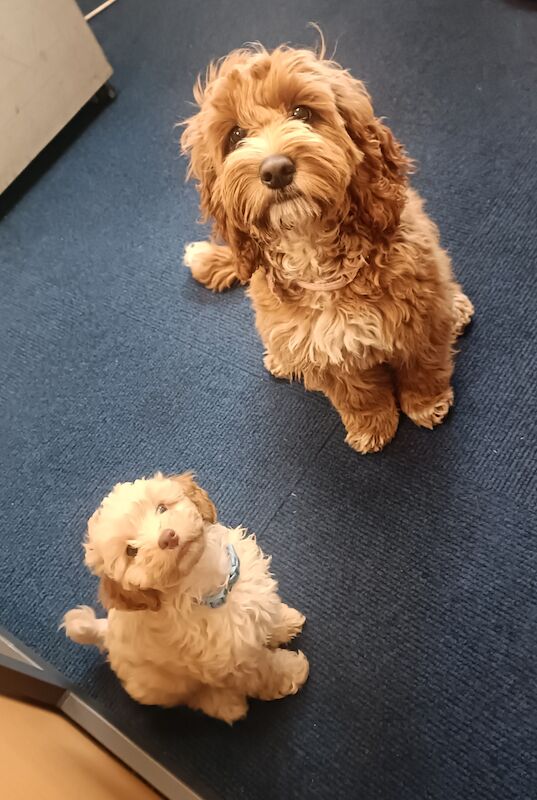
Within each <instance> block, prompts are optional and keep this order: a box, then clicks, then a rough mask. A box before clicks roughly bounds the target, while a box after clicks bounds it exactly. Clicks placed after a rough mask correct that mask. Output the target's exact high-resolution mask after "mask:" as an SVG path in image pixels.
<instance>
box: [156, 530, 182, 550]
mask: <svg viewBox="0 0 537 800" xmlns="http://www.w3.org/2000/svg"><path fill="white" fill-rule="evenodd" d="M178 544H179V537H178V536H177V534H176V532H175V531H172V529H171V528H166V530H165V531H162V533H161V534H160V536H159V537H158V546H159V547H160V548H161V549H162V550H167V549H170V550H171V549H173V548H174V547H177V545H178Z"/></svg>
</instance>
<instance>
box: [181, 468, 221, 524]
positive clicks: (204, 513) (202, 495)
mask: <svg viewBox="0 0 537 800" xmlns="http://www.w3.org/2000/svg"><path fill="white" fill-rule="evenodd" d="M171 479H172V480H173V481H177V482H178V483H180V484H181V488H182V490H183V492H184V493H185V494H186V496H187V497H188V499H189V500H191V501H192V502H193V503H194V505H196V506H197V508H198V511H199V512H200V514H201V517H202V519H203V520H205V522H210V523H214V522H216V506H215V505H214V503H213V501H212V500H211V499H210V497H209V495H208V494H207V492H206V491H205V489H202V488H201V486H198V484H197V483H196V481H195V480H194V476H193V474H192V473H191V472H185V473H184V474H183V475H172V476H171Z"/></svg>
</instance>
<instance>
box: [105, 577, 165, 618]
mask: <svg viewBox="0 0 537 800" xmlns="http://www.w3.org/2000/svg"><path fill="white" fill-rule="evenodd" d="M99 602H100V603H101V605H102V606H103V607H104V608H106V609H107V610H108V611H109V610H110V609H111V608H117V609H118V610H119V611H142V610H144V609H148V610H149V611H158V610H159V608H160V593H159V592H157V590H156V589H129V590H126V589H124V588H123V587H122V586H121V585H120V584H119V583H118V582H117V581H115V580H113V579H112V578H109V577H108V575H103V576H102V577H101V582H100V586H99Z"/></svg>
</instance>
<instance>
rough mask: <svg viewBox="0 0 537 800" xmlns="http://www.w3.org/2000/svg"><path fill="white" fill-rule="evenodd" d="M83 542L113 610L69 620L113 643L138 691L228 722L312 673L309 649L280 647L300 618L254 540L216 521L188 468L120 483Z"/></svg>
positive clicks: (111, 649) (146, 698)
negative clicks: (251, 703)
mask: <svg viewBox="0 0 537 800" xmlns="http://www.w3.org/2000/svg"><path fill="white" fill-rule="evenodd" d="M84 546H85V551H86V557H85V560H86V564H87V566H88V567H89V568H90V570H91V571H92V572H93V573H95V574H96V575H98V576H99V577H100V579H101V581H100V601H101V603H102V604H103V606H104V607H105V608H106V609H108V616H107V617H106V618H104V619H97V618H96V616H95V613H94V612H93V610H92V609H91V608H88V607H87V606H80V607H79V608H75V609H72V610H71V611H69V612H67V614H66V615H65V617H64V620H63V626H64V627H65V630H66V633H67V636H69V637H70V638H71V639H73V640H74V641H75V642H79V643H80V644H93V645H97V646H98V647H99V648H101V649H102V650H106V651H108V660H109V662H110V665H111V667H112V669H113V670H114V672H115V673H116V674H117V676H118V677H119V679H120V680H121V682H122V684H123V686H124V687H125V689H126V690H127V692H128V693H129V694H130V695H131V697H133V698H134V699H135V700H137V701H139V702H140V703H147V704H150V705H160V706H174V705H186V706H189V707H190V708H193V709H200V710H201V711H204V712H205V713H206V714H209V715H210V716H212V717H217V718H218V719H222V720H224V721H225V722H228V723H232V722H234V721H235V720H238V719H240V718H241V717H244V716H245V714H246V712H247V710H248V702H247V698H248V697H257V698H260V699H261V700H275V699H277V698H280V697H284V696H286V695H289V694H294V693H295V692H297V691H298V689H299V688H300V687H301V686H302V684H303V683H304V682H305V681H306V679H307V677H308V661H307V659H306V657H305V656H304V655H303V653H301V652H294V651H292V650H286V649H280V647H279V646H280V645H282V644H285V643H286V642H288V641H289V640H290V639H292V638H293V637H294V636H296V635H297V634H298V633H299V632H300V630H301V629H302V625H303V624H304V616H303V615H302V614H301V613H300V612H298V611H296V610H295V609H293V608H289V606H287V605H285V603H283V602H282V600H281V599H280V597H279V595H278V586H277V583H276V581H275V580H274V578H273V577H272V576H271V574H270V571H269V567H270V559H269V558H266V557H265V556H264V555H263V553H262V552H261V550H260V548H259V547H258V545H257V544H256V541H255V538H254V537H252V536H247V535H246V534H245V531H244V530H243V529H241V528H235V529H231V528H225V527H224V526H223V525H220V524H219V523H218V522H217V521H216V510H215V507H214V505H213V503H212V502H211V500H210V499H209V497H208V496H207V493H206V492H205V491H204V490H203V489H201V488H200V487H199V486H198V485H197V484H196V483H195V482H194V480H193V478H192V476H191V475H190V474H185V475H180V476H174V477H164V476H163V475H161V474H160V473H157V475H155V477H153V478H150V479H147V480H146V479H142V480H137V481H134V483H120V484H118V485H117V486H115V488H114V489H113V490H112V492H111V493H110V494H109V495H108V496H107V497H106V498H105V499H104V501H103V503H102V505H101V506H100V508H99V509H98V510H97V511H96V512H95V513H94V514H93V516H92V517H91V519H90V520H89V525H88V533H87V539H86V542H85V545H84Z"/></svg>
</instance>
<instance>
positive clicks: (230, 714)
mask: <svg viewBox="0 0 537 800" xmlns="http://www.w3.org/2000/svg"><path fill="white" fill-rule="evenodd" d="M186 702H187V704H188V706H189V707H190V708H193V709H194V710H195V711H203V712H204V714H208V715H209V716H210V717H215V718H216V719H221V720H223V721H224V722H227V723H228V725H232V724H233V723H234V722H237V720H239V719H243V717H245V716H246V714H247V713H248V701H247V699H246V696H245V695H244V694H241V693H240V692H237V691H234V690H233V689H224V688H219V687H216V686H204V687H203V688H201V689H200V690H199V692H197V693H196V695H195V696H194V697H193V698H191V699H189V700H187V701H186Z"/></svg>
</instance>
